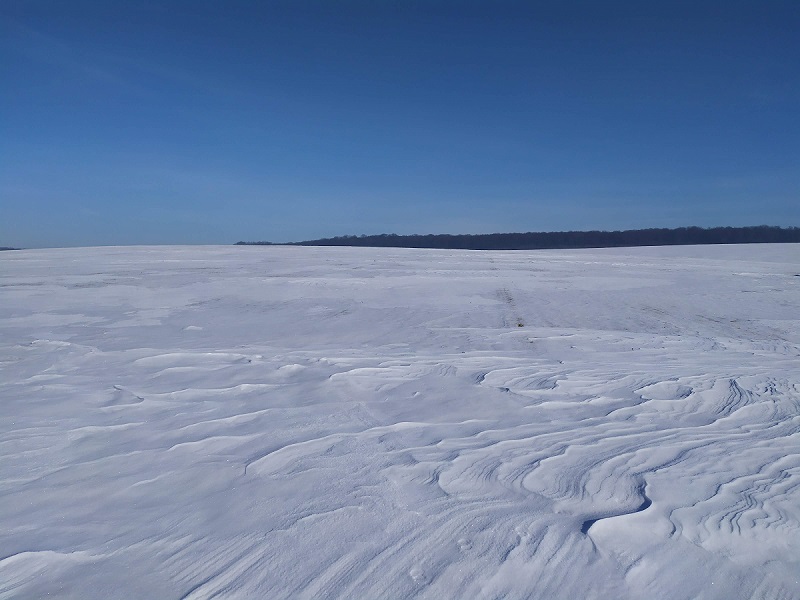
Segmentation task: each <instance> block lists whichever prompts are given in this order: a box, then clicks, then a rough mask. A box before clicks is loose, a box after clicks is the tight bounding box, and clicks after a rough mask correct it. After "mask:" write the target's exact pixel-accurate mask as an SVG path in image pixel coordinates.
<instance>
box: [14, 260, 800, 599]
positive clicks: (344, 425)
mask: <svg viewBox="0 0 800 600" xmlns="http://www.w3.org/2000/svg"><path fill="white" fill-rule="evenodd" d="M0 369H1V370H2V379H1V380H0V416H2V420H0V448H2V452H1V453H0V597H2V598H39V597H44V596H47V595H48V594H49V595H51V596H55V597H59V598H81V599H84V598H102V599H107V598H165V599H169V598H175V599H177V598H212V597H214V598H228V597H229V598H270V599H272V598H359V599H382V598H415V597H420V598H453V599H473V598H487V599H488V598H508V599H513V598H535V599H570V600H577V599H581V600H582V599H587V598H602V599H609V598H613V599H621V598H630V599H632V600H637V599H643V598H669V599H672V598H675V599H687V600H688V599H692V600H694V599H698V598H704V599H710V598H719V599H721V600H722V599H724V600H731V599H735V598H743V599H744V598H747V599H750V598H763V599H769V600H777V599H787V598H795V599H797V598H800V583H798V580H799V579H800V245H750V246H708V247H670V248H635V249H605V250H573V251H537V252H521V251H518V252H470V251H443V250H400V249H369V248H357V249H356V248H295V247H138V248H90V249H61V250H33V251H20V252H4V253H2V254H0Z"/></svg>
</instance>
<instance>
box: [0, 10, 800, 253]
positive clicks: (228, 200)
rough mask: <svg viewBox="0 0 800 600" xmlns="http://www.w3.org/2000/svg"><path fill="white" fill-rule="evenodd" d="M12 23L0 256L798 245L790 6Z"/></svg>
mask: <svg viewBox="0 0 800 600" xmlns="http://www.w3.org/2000/svg"><path fill="white" fill-rule="evenodd" d="M651 4H653V5H651ZM0 19H1V20H2V36H1V38H2V39H0V52H1V53H2V60H1V61H0V63H2V64H0V72H2V77H1V78H0V80H1V81H2V84H0V115H2V119H0V155H2V160H0V202H1V203H2V218H0V245H6V246H23V247H39V246H42V247H44V246H89V245H109V244H111V245H126V244H209V243H212V244H213V243H222V244H226V243H232V242H235V241H238V240H248V241H256V240H270V241H292V240H303V239H314V238H319V237H329V236H335V235H345V234H360V233H367V234H375V233H398V234H409V233H490V232H501V231H557V230H578V229H634V228H642V227H678V226H685V225H698V226H719V225H730V226H744V225H759V224H770V225H783V226H787V225H788V226H792V225H794V226H796V225H800V202H798V197H799V196H800V194H798V192H800V160H799V159H800V118H799V117H800V109H799V108H798V107H800V36H798V35H797V31H798V30H800V27H798V25H800V5H798V4H797V3H796V2H794V1H787V2H780V1H774V0H773V1H766V2H724V3H723V2H693V3H688V2H687V3H684V2H665V3H648V2H625V3H620V2H604V3H599V2H592V3H590V2H502V1H501V2H488V1H487V2H455V1H452V2H446V1H433V0H431V1H429V2H422V1H409V2H366V1H364V2H355V1H340V2H321V1H319V2H308V1H306V2H299V1H298V2H289V1H286V2H241V1H231V2H213V1H194V2H184V1H170V2H167V1H142V2H136V3H131V2H121V1H107V0H106V1H95V2H90V1H81V0H77V1H74V2H58V1H37V0H10V1H6V2H4V3H3V4H2V6H1V7H0Z"/></svg>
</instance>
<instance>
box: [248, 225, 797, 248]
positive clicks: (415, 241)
mask: <svg viewBox="0 0 800 600" xmlns="http://www.w3.org/2000/svg"><path fill="white" fill-rule="evenodd" d="M787 242H788V243H798V242H800V227H785V228H784V227H773V226H769V225H759V226H756V227H712V228H702V227H679V228H677V229H632V230H628V231H554V232H528V233H487V234H475V235H469V234H465V235H451V234H428V235H397V234H394V233H384V234H380V235H360V236H355V235H345V236H339V237H333V238H323V239H319V240H309V241H305V242H291V243H290V244H287V245H293V246H369V247H383V248H441V249H464V250H543V249H568V248H617V247H624V246H679V245H692V244H764V243H787ZM270 244H271V242H238V244H237V245H270Z"/></svg>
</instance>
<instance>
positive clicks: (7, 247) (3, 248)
mask: <svg viewBox="0 0 800 600" xmlns="http://www.w3.org/2000/svg"><path fill="white" fill-rule="evenodd" d="M3 250H19V248H12V247H11V246H0V252H2V251H3Z"/></svg>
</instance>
